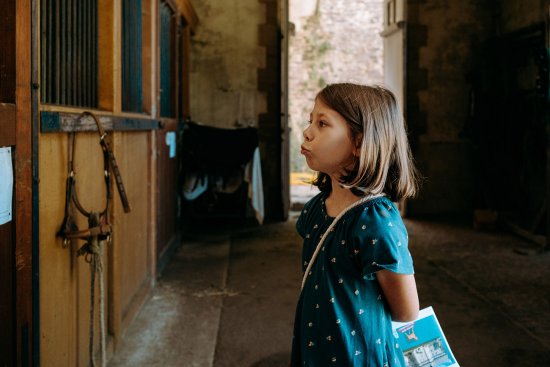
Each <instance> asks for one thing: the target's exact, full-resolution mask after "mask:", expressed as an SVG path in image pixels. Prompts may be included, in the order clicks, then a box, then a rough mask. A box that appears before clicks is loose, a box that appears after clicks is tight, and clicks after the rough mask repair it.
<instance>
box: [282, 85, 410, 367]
mask: <svg viewBox="0 0 550 367" xmlns="http://www.w3.org/2000/svg"><path fill="white" fill-rule="evenodd" d="M309 122H310V125H309V127H308V128H307V129H306V130H305V131H304V133H303V135H304V143H303V145H302V154H303V155H304V156H305V158H306V160H307V164H308V166H309V167H310V168H311V169H312V170H315V171H317V172H318V176H317V178H316V180H315V181H314V184H315V185H316V186H318V187H319V189H320V190H321V192H320V193H319V194H318V195H317V196H315V197H314V198H312V199H311V200H310V201H309V202H308V203H307V204H306V205H305V206H304V209H303V210H302V213H301V215H300V217H299V218H298V221H297V223H296V228H297V230H298V232H299V234H300V235H301V236H302V237H303V239H304V247H303V255H302V256H303V258H302V260H303V271H304V272H305V274H304V280H303V284H302V293H301V294H300V298H299V300H298V306H297V310H296V318H295V322H294V336H293V340H292V360H291V366H292V367H298V366H300V367H301V366H312V367H323V366H342V367H344V366H357V367H359V366H361V367H363V366H380V367H382V366H405V362H404V359H403V353H402V351H401V349H400V347H399V345H398V344H397V343H396V339H395V337H394V336H393V332H392V329H391V321H392V320H394V321H410V320H414V319H415V318H416V316H417V313H418V295H417V291H416V283H415V280H414V275H413V273H414V271H413V261H412V258H411V254H410V253H409V250H408V246H407V243H408V236H407V230H406V229H405V226H404V224H403V221H402V220H401V217H400V215H399V211H398V209H397V207H396V206H395V205H394V203H393V202H395V201H399V200H401V199H404V198H407V197H411V196H413V195H414V194H415V192H416V187H417V185H416V177H415V172H416V171H415V168H414V166H413V164H412V159H411V153H410V149H409V146H408V141H407V136H406V131H405V124H404V121H403V117H402V116H401V113H400V111H399V109H398V107H397V103H396V100H395V97H394V95H393V94H392V93H391V92H390V91H388V90H386V89H384V88H382V87H378V86H362V85H355V84H348V83H346V84H333V85H329V86H327V87H325V88H324V89H323V90H321V92H319V94H318V95H317V98H316V99H315V105H314V107H313V111H312V112H311V115H310V121H309ZM349 206H352V207H351V209H349V208H348V207H349ZM346 208H348V209H349V210H347V211H346ZM335 217H339V218H336V220H338V221H337V222H336V224H335V225H334V227H332V228H329V227H330V226H331V224H332V222H333V221H334V220H335ZM325 232H327V234H326V236H325V237H326V238H324V241H323V242H322V244H321V246H320V247H319V249H318V250H317V251H316V247H317V245H318V243H319V241H320V240H321V239H322V237H323V235H324V234H325ZM314 253H316V257H314V258H313V259H312V256H314ZM310 262H311V263H310Z"/></svg>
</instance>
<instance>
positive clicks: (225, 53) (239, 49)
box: [190, 0, 265, 127]
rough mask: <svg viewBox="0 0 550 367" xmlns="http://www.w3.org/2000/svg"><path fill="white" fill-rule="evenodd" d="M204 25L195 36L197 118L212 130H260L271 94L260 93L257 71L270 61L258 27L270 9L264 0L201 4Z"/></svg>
mask: <svg viewBox="0 0 550 367" xmlns="http://www.w3.org/2000/svg"><path fill="white" fill-rule="evenodd" d="M195 10H196V12H197V14H198V17H199V19H200V20H201V24H200V26H199V27H197V32H196V34H195V35H194V36H193V37H192V38H191V71H190V72H191V75H190V78H191V87H190V88H191V90H190V98H191V101H190V103H191V111H193V114H192V116H191V119H192V120H193V121H198V122H201V123H204V124H206V125H210V126H216V127H235V126H236V125H250V126H257V123H258V114H259V113H262V112H264V111H265V107H264V108H262V105H265V96H263V95H261V94H260V93H259V92H258V91H257V69H258V67H261V66H262V64H263V63H264V62H265V60H264V59H265V52H264V50H263V49H262V48H260V47H258V26H259V25H260V24H262V23H265V5H264V4H262V3H260V2H258V1H242V0H239V1H230V2H226V1H215V0H205V1H200V2H196V4H195Z"/></svg>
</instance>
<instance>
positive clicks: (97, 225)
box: [57, 112, 131, 247]
mask: <svg viewBox="0 0 550 367" xmlns="http://www.w3.org/2000/svg"><path fill="white" fill-rule="evenodd" d="M84 116H91V117H92V118H93V119H94V121H95V123H96V125H97V131H98V133H99V143H100V144H101V149H102V151H103V169H104V179H105V188H106V190H107V195H106V203H105V208H104V209H103V210H102V211H101V212H100V213H94V212H89V211H87V210H86V209H84V207H83V206H82V204H80V201H79V200H78V196H77V194H76V189H75V187H76V177H75V176H76V174H75V170H74V157H75V141H76V134H75V133H74V132H71V133H70V134H69V164H68V175H67V184H66V194H65V217H64V218H63V224H62V225H61V229H60V230H59V232H58V233H57V236H59V237H62V238H63V247H67V246H68V244H69V242H70V240H72V239H83V240H87V239H88V238H89V237H95V236H97V237H98V240H100V241H102V240H105V239H108V238H109V237H110V235H111V231H112V228H111V224H110V222H109V208H110V203H111V199H112V196H113V195H112V191H111V175H110V170H109V167H110V168H111V170H112V171H113V174H114V175H115V181H116V185H117V189H118V193H119V195H120V199H121V201H122V205H123V207H124V212H125V213H128V212H130V210H131V208H130V204H129V202H128V198H127V197H126V191H125V189H124V184H123V183H122V177H121V176H120V171H119V169H118V165H117V164H116V160H115V156H114V154H113V151H112V150H111V147H110V145H109V143H108V142H107V140H106V139H105V137H106V136H107V133H106V132H105V129H104V128H103V126H102V125H101V122H100V121H99V119H98V118H97V116H95V115H94V114H93V113H91V112H83V113H82V114H81V115H80V116H79V117H78V119H79V120H80V119H82V118H83V117H84ZM71 204H74V207H75V208H76V209H77V210H78V211H79V212H80V213H81V214H82V215H83V216H85V217H86V218H88V225H89V227H88V228H86V229H82V230H81V229H79V228H78V226H77V225H76V223H75V221H74V216H73V205H71ZM98 219H99V220H98Z"/></svg>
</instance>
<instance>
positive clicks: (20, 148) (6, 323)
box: [0, 0, 33, 366]
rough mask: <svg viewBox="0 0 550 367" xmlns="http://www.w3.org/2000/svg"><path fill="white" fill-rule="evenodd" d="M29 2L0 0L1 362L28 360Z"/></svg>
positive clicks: (30, 292)
mask: <svg viewBox="0 0 550 367" xmlns="http://www.w3.org/2000/svg"><path fill="white" fill-rule="evenodd" d="M30 4H31V1H30V0H29V1H25V0H23V1H16V0H0V9H2V21H1V22H0V49H1V50H2V51H1V52H0V70H2V72H1V73H0V148H1V149H2V157H1V158H2V159H3V161H2V164H0V179H2V183H0V190H2V192H0V195H2V198H3V199H2V201H0V202H6V201H8V202H9V197H10V196H11V198H12V200H11V202H12V206H11V218H10V215H6V213H9V212H10V210H9V209H4V206H2V207H0V210H1V211H0V218H3V220H2V223H3V224H0V366H28V365H30V364H31V363H32V362H33V360H32V348H33V344H32V340H33V334H32V333H33V323H32V306H33V303H32V301H33V286H32V274H33V273H32V270H33V269H32V216H31V211H32V181H31V174H32V171H31V169H32V166H31V142H32V135H31V113H30V111H31V105H30V103H31V91H30V85H31V80H30V77H31V70H30V60H31V53H30V46H31V42H30V34H31V25H30V24H31V23H30V14H31V10H30ZM16 20H17V23H18V24H17V28H16ZM10 158H11V159H10ZM10 161H11V162H10ZM6 163H8V164H6ZM8 181H10V182H12V185H7V184H6V182H8ZM10 187H11V189H10Z"/></svg>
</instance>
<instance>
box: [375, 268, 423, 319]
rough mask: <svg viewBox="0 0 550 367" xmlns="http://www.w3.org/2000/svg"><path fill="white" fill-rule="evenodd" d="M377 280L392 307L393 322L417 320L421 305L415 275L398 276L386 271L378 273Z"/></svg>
mask: <svg viewBox="0 0 550 367" xmlns="http://www.w3.org/2000/svg"><path fill="white" fill-rule="evenodd" d="M376 278H377V279H378V283H379V284H380V287H382V291H383V292H384V296H385V297H386V300H387V301H388V304H389V306H390V311H391V316H392V320H393V321H399V322H406V321H413V320H415V319H416V318H417V317H418V309H419V305H418V293H417V291H416V282H415V280H414V275H412V274H398V273H394V272H392V271H390V270H386V269H384V270H380V271H378V272H376Z"/></svg>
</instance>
